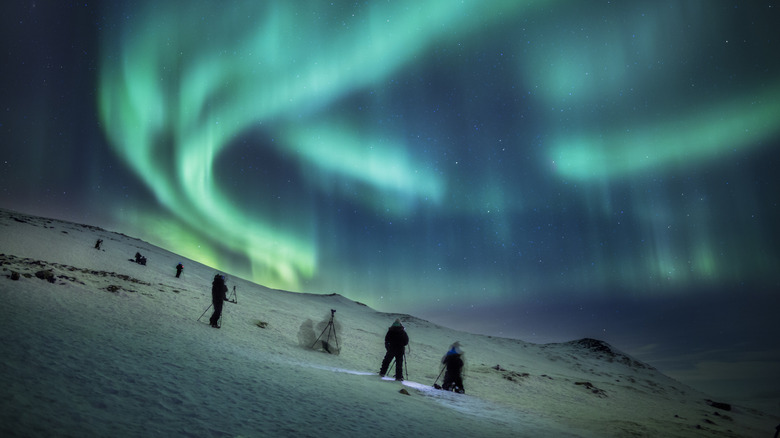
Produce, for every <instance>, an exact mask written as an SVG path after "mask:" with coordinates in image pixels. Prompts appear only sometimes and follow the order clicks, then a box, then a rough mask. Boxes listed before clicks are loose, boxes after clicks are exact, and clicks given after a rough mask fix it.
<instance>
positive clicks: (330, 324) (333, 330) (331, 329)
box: [311, 309, 339, 354]
mask: <svg viewBox="0 0 780 438" xmlns="http://www.w3.org/2000/svg"><path fill="white" fill-rule="evenodd" d="M335 314H336V309H330V321H328V325H326V326H325V328H324V329H322V333H320V335H319V336H318V337H317V339H316V340H315V341H314V343H313V344H311V348H314V346H315V345H317V342H318V341H319V340H320V338H322V335H324V334H325V331H326V330H327V332H328V336H326V337H325V339H323V340H322V348H323V349H324V350H325V351H327V352H328V353H330V354H333V353H332V352H331V351H330V344H329V342H330V336H331V334H332V335H333V340H334V341H335V342H336V354H338V353H339V339H338V337H336V328H335V327H334V326H333V315H335Z"/></svg>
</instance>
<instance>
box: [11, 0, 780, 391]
mask: <svg viewBox="0 0 780 438" xmlns="http://www.w3.org/2000/svg"><path fill="white" fill-rule="evenodd" d="M148 3H149V4H147V2H143V1H112V2H103V3H101V2H90V1H81V2H70V1H54V0H52V1H10V2H4V3H3V5H2V6H0V12H2V18H0V20H2V28H1V29H0V32H2V42H1V43H0V44H1V48H2V52H0V56H2V58H1V59H0V62H1V64H0V79H1V81H0V104H2V106H1V107H0V110H2V111H1V112H0V148H1V151H2V157H0V158H1V160H0V161H1V162H0V165H2V171H1V172H0V207H3V208H10V209H16V210H19V211H23V212H26V213H32V214H38V215H43V216H49V217H55V218H61V219H66V220H72V221H76V222H79V223H88V224H92V225H98V226H102V227H105V228H108V229H111V230H115V231H119V232H123V233H125V234H128V235H131V236H135V237H139V238H141V239H144V240H146V241H148V242H151V243H153V244H156V245H158V246H161V247H164V248H166V249H169V250H171V251H174V252H177V253H179V254H182V255H183V256H185V257H188V258H192V259H195V260H198V261H200V262H203V263H205V264H208V265H211V266H214V267H215V268H217V269H221V270H224V271H226V272H229V273H231V274H234V275H238V276H241V277H244V278H247V279H251V280H253V281H255V282H257V283H260V284H263V285H267V286H269V287H273V288H278V289H285V290H293V291H304V292H316V293H334V292H335V293H340V294H342V295H345V296H347V297H349V298H351V299H353V300H357V301H360V302H363V303H365V304H368V305H369V306H371V307H374V308H376V309H378V310H383V311H394V312H406V313H412V314H414V315H417V316H421V317H426V318H429V319H431V320H434V321H437V322H440V323H444V324H446V325H448V326H451V327H454V328H460V329H464V330H469V331H474V332H478V333H486V334H491V335H499V336H511V337H518V338H521V339H524V340H527V341H533V342H548V341H565V340H570V339H575V338H579V337H583V336H590V337H596V338H599V339H604V340H606V341H608V342H611V343H613V344H614V345H616V346H617V347H618V348H621V349H623V350H625V351H628V352H630V353H632V354H634V355H635V356H637V357H638V358H640V359H643V360H646V361H649V362H650V363H651V364H653V365H656V366H657V367H659V368H661V369H662V370H664V371H668V372H669V373H670V374H672V375H676V376H680V378H683V377H684V378H685V379H687V380H686V381H688V382H692V383H694V384H696V383H697V379H699V377H698V376H704V375H706V376H708V379H709V380H708V382H712V381H713V379H715V377H713V376H714V375H716V374H717V373H721V375H722V376H735V375H748V374H750V375H753V376H755V375H757V374H760V372H759V371H757V368H756V367H759V368H760V367H764V368H761V370H764V371H766V370H771V369H776V368H775V367H776V366H779V365H778V364H779V363H780V342H779V341H778V337H780V298H779V297H778V291H780V228H779V227H778V225H777V224H780V207H778V200H779V199H778V198H780V196H778V194H779V193H780V190H778V189H780V179H779V178H778V173H779V172H780V170H778V169H779V167H778V164H780V163H779V160H778V156H779V151H778V145H780V65H779V64H780V31H778V30H777V29H778V26H777V23H780V11H779V10H780V2H777V1H753V2H734V1H714V0H713V1H659V0H648V1H625V2H615V1H587V2H585V1H525V2H524V1H515V0H506V1H499V0H497V1H483V0H475V1H469V0H466V1H457V2H456V1H449V0H442V1H434V0H428V1H425V2H421V1H419V0H414V1H371V2H363V1H360V2H355V1H334V2H326V1H308V2H306V1H245V2H241V1H236V2H198V1H181V2H174V1H152V2H148ZM150 262H152V263H153V260H152V261H150ZM171 269H173V267H171ZM207 287H208V285H204V288H207ZM767 367H768V368H767ZM675 373H676V374H675ZM775 375H776V373H775ZM700 380H702V382H703V381H704V380H706V379H705V378H704V377H702V378H701V379H700ZM775 380H776V378H775ZM775 383H776V384H775V386H778V385H777V382H775ZM707 384H708V383H706V382H703V383H700V385H701V386H700V387H705V389H710V387H706V385H707ZM764 386H766V385H764ZM774 391H775V396H776V397H777V398H778V399H780V388H774Z"/></svg>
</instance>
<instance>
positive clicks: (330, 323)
mask: <svg viewBox="0 0 780 438" xmlns="http://www.w3.org/2000/svg"><path fill="white" fill-rule="evenodd" d="M332 324H333V319H332V318H331V320H330V321H328V325H326V326H325V328H324V329H322V333H320V335H319V336H317V339H315V340H314V343H313V344H311V348H314V346H315V345H317V341H319V340H320V338H322V335H324V334H325V330H327V329H328V328H330V327H331V325H332ZM328 336H330V334H328ZM325 342H327V341H325Z"/></svg>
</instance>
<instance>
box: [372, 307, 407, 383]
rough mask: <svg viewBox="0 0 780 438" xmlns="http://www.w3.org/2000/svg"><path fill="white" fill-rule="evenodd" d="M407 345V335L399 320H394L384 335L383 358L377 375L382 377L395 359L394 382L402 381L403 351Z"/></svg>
mask: <svg viewBox="0 0 780 438" xmlns="http://www.w3.org/2000/svg"><path fill="white" fill-rule="evenodd" d="M407 344H409V335H407V334H406V330H404V326H403V325H401V320H400V319H396V320H395V322H393V325H391V326H390V328H389V329H388V330H387V334H386V335H385V351H386V352H385V358H384V359H382V366H381V367H380V368H379V375H380V376H382V377H384V376H385V374H387V368H388V367H389V366H390V361H392V360H393V359H395V380H403V379H404V349H405V347H406V345H407Z"/></svg>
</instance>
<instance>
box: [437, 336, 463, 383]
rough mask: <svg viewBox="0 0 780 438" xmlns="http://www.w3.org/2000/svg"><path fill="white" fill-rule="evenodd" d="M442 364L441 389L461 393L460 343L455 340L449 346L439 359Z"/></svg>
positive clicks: (461, 357)
mask: <svg viewBox="0 0 780 438" xmlns="http://www.w3.org/2000/svg"><path fill="white" fill-rule="evenodd" d="M441 363H442V364H444V367H445V371H444V382H443V383H442V385H441V389H443V390H445V391H455V392H457V393H460V394H463V393H464V392H465V389H464V388H463V365H464V362H463V351H462V350H461V349H460V343H458V342H455V343H454V344H452V345H451V346H450V349H449V351H447V354H445V355H444V357H443V358H442V359H441Z"/></svg>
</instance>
